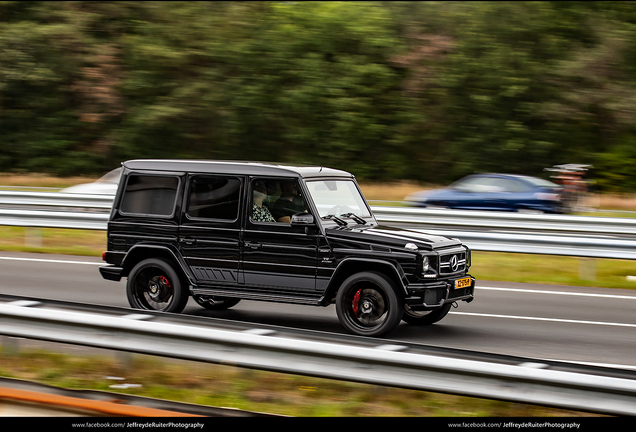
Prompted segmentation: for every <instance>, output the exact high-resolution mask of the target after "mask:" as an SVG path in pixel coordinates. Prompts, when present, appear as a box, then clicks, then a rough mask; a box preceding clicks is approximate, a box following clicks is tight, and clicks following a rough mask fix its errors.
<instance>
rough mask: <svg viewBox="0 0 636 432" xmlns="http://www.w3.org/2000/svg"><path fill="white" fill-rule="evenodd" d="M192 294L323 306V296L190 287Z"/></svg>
mask: <svg viewBox="0 0 636 432" xmlns="http://www.w3.org/2000/svg"><path fill="white" fill-rule="evenodd" d="M189 288H190V294H192V295H196V296H212V297H213V296H216V297H232V298H240V299H245V300H258V301H269V302H278V303H294V304H302V305H310V306H321V301H322V299H323V296H311V297H308V296H294V295H289V294H276V293H262V292H251V291H237V290H227V289H222V290H220V289H214V288H202V287H194V286H192V285H190V287H189Z"/></svg>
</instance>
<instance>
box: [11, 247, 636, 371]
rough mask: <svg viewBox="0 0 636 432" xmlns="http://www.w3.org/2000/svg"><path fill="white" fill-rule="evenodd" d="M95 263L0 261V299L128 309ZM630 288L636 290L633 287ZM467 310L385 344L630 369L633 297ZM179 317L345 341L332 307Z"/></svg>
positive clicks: (608, 295) (509, 297)
mask: <svg viewBox="0 0 636 432" xmlns="http://www.w3.org/2000/svg"><path fill="white" fill-rule="evenodd" d="M101 264H102V262H101V261H100V260H99V259H97V258H87V257H74V256H61V255H39V254H24V253H8V252H3V253H0V293H3V294H13V295H21V296H29V297H38V298H45V299H54V300H64V301H74V302H80V303H89V304H101V305H110V306H119V307H129V306H128V302H127V300H126V293H125V281H122V282H110V281H106V280H104V279H102V278H101V276H100V274H99V271H98V266H99V265H101ZM635 283H636V282H635ZM475 297H476V298H475V300H474V301H473V302H472V303H469V304H468V303H465V302H460V303H459V307H458V308H456V309H452V310H451V312H450V313H449V315H448V316H447V317H446V318H445V319H444V320H442V321H441V322H439V323H437V324H435V325H433V326H427V327H413V326H409V325H407V324H405V323H402V324H401V325H400V326H399V327H398V328H397V329H396V330H395V331H394V332H393V333H391V334H390V335H389V337H388V338H389V339H392V340H395V341H407V342H413V343H421V344H427V345H433V346H442V347H451V348H461V349H467V350H474V351H482V352H490V353H499V354H510V355H518V356H524V357H533V358H537V359H549V360H565V361H572V362H582V363H591V364H602V365H606V364H609V365H617V366H620V367H627V368H631V369H636V291H632V290H617V289H607V288H587V287H563V286H548V285H534V284H515V283H504V282H488V281H478V283H477V289H476V294H475ZM184 314H190V315H197V316H214V317H217V318H227V319H232V320H237V321H245V322H253V323H264V324H273V325H281V326H288V327H294V328H303V329H311V330H319V331H326V332H333V333H345V332H344V330H343V329H342V327H341V326H340V324H339V322H338V319H337V317H336V311H335V307H334V306H329V307H327V308H318V307H311V306H296V305H287V304H280V303H265V302H253V301H242V302H241V303H239V304H238V305H237V306H235V307H234V308H232V309H230V310H227V311H222V312H211V311H207V310H205V309H203V308H201V307H200V306H198V305H197V304H196V303H195V302H194V301H193V300H190V302H189V303H188V306H187V307H186V309H185V311H184Z"/></svg>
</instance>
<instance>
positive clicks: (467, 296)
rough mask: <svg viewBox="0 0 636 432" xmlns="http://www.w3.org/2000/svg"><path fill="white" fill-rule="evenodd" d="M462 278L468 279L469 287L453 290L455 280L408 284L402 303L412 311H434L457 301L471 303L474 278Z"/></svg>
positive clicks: (473, 291) (473, 292)
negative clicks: (406, 294) (406, 293)
mask: <svg viewBox="0 0 636 432" xmlns="http://www.w3.org/2000/svg"><path fill="white" fill-rule="evenodd" d="M464 277H469V278H470V286H467V287H464V288H455V281H456V280H457V279H448V280H442V281H434V282H427V283H417V284H410V285H409V286H408V287H407V289H408V296H407V297H406V298H405V299H404V301H405V302H406V304H407V305H409V307H410V308H411V309H412V310H414V311H426V310H434V309H437V308H439V307H441V306H442V305H444V304H445V303H453V302H456V301H459V300H463V301H466V302H471V301H473V299H474V294H475V278H474V277H472V276H471V275H466V276H464ZM460 279H461V278H460Z"/></svg>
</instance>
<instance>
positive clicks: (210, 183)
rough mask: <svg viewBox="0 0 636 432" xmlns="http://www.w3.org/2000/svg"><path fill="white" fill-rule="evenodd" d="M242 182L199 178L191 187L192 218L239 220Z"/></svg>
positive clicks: (219, 178)
mask: <svg viewBox="0 0 636 432" xmlns="http://www.w3.org/2000/svg"><path fill="white" fill-rule="evenodd" d="M240 193H241V182H240V180H239V179H237V178H232V177H220V176H197V177H194V178H193V179H192V183H191V185H190V197H189V200H188V209H187V214H188V216H190V217H195V218H206V219H222V220H227V221H234V220H236V218H238V209H239V200H240Z"/></svg>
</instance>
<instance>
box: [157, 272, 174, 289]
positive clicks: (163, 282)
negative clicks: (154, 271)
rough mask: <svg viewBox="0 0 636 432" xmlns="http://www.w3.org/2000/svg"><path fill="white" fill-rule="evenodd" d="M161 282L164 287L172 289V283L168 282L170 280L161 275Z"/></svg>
mask: <svg viewBox="0 0 636 432" xmlns="http://www.w3.org/2000/svg"><path fill="white" fill-rule="evenodd" d="M159 280H160V281H161V283H162V284H164V285H165V286H167V287H168V288H170V287H171V285H170V281H169V280H168V279H167V278H166V277H165V276H164V275H161V276H160V277H159Z"/></svg>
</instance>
